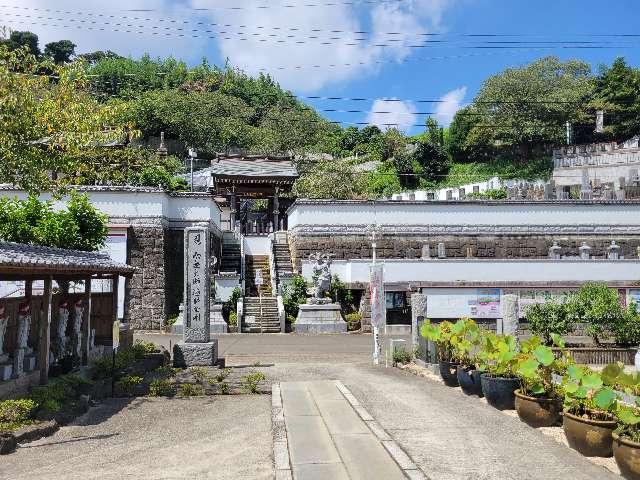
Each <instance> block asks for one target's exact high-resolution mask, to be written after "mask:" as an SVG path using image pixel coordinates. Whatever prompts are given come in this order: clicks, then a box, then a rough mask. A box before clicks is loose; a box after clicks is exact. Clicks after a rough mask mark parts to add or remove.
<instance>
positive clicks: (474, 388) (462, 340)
mask: <svg viewBox="0 0 640 480" xmlns="http://www.w3.org/2000/svg"><path fill="white" fill-rule="evenodd" d="M481 335H482V332H481V330H480V327H479V326H478V324H477V323H476V322H475V321H473V320H472V319H470V318H461V319H460V320H458V321H457V322H456V323H455V324H454V325H453V327H452V337H451V344H452V347H453V358H454V361H455V362H457V363H458V364H459V365H458V367H457V369H456V376H457V377H458V383H459V385H460V388H462V391H463V392H464V393H466V394H467V395H477V396H479V397H482V384H481V380H480V375H481V374H482V371H481V370H478V369H477V368H476V360H475V354H476V353H477V349H478V345H479V343H480V339H481Z"/></svg>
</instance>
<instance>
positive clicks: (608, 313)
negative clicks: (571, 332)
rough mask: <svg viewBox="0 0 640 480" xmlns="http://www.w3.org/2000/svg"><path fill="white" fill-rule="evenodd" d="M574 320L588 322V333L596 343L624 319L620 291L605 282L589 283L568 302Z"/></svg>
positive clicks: (614, 329)
mask: <svg viewBox="0 0 640 480" xmlns="http://www.w3.org/2000/svg"><path fill="white" fill-rule="evenodd" d="M567 310H568V312H569V315H570V316H571V317H572V320H574V321H576V322H583V323H586V324H587V334H588V335H590V336H591V337H593V341H594V343H595V344H596V345H599V344H600V338H601V337H603V336H605V335H606V334H607V332H608V331H613V332H615V331H616V330H618V329H619V328H620V324H621V323H622V322H623V320H624V311H623V309H622V307H621V306H620V300H619V298H618V291H617V290H615V289H613V288H609V287H608V286H607V285H606V284H604V283H587V284H585V285H583V286H582V288H580V291H579V292H578V293H577V294H575V295H572V296H571V298H570V300H569V302H567Z"/></svg>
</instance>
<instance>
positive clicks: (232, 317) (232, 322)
mask: <svg viewBox="0 0 640 480" xmlns="http://www.w3.org/2000/svg"><path fill="white" fill-rule="evenodd" d="M229 326H230V327H237V326H238V313H237V312H231V313H230V314H229Z"/></svg>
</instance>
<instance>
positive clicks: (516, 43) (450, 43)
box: [0, 6, 636, 49]
mask: <svg viewBox="0 0 640 480" xmlns="http://www.w3.org/2000/svg"><path fill="white" fill-rule="evenodd" d="M0 7H1V6H0ZM5 15H6V16H10V17H17V18H18V21H21V19H23V18H25V19H27V20H28V21H29V22H31V23H33V22H32V20H37V21H42V20H46V21H54V22H71V23H72V24H73V25H70V27H72V28H73V27H75V28H86V29H90V30H91V29H96V28H95V27H92V26H89V25H95V26H97V25H100V27H98V28H97V29H98V30H105V29H104V28H103V27H104V26H105V25H108V26H111V27H117V28H111V30H113V31H123V32H126V33H140V34H150V35H160V36H166V37H174V36H175V37H179V38H195V39H212V40H234V41H255V42H260V43H274V44H278V45H283V44H291V45H307V44H313V43H317V44H318V45H323V46H330V45H342V46H350V47H356V46H360V44H359V43H357V42H366V41H368V39H366V38H354V39H348V40H347V41H345V42H341V43H338V42H337V41H339V40H342V38H341V37H330V38H329V39H328V40H330V41H326V40H323V39H322V38H320V37H318V36H316V35H307V36H306V37H303V38H304V40H295V38H296V36H295V35H287V36H286V39H277V38H275V37H277V35H276V34H269V35H266V36H267V37H271V38H257V37H258V36H265V34H262V33H247V32H226V31H224V32H218V35H211V33H214V32H212V31H211V30H206V31H204V32H203V34H195V33H193V32H200V30H196V29H192V30H190V31H189V30H185V29H183V28H179V27H160V26H157V25H152V26H149V25H133V24H130V23H129V24H128V23H120V22H118V23H112V22H108V21H103V20H101V21H100V22H98V21H97V20H87V19H76V18H56V17H47V16H44V15H27V14H20V13H6V12H5ZM53 26H57V25H55V24H53ZM122 28H125V30H122ZM131 29H150V31H148V32H147V31H144V30H138V31H134V30H131ZM171 30H175V32H174V31H171ZM230 33H231V34H233V33H235V35H237V37H230V36H220V34H225V35H228V34H230ZM250 36H253V37H254V38H249V37H250ZM316 41H317V42H316ZM394 42H399V40H397V39H388V40H386V43H371V44H368V45H367V46H368V47H370V48H371V47H373V48H406V49H424V48H436V47H438V48H464V49H467V48H468V49H474V48H477V49H481V48H483V49H512V48H522V47H531V46H535V47H539V48H556V47H557V48H581V49H582V48H625V47H629V48H630V47H634V46H636V45H635V44H632V45H618V44H613V43H612V42H610V41H592V40H562V41H557V40H536V41H531V40H526V41H524V40H482V41H478V40H474V41H473V42H471V43H469V44H466V43H463V42H461V41H458V40H446V39H445V40H424V41H423V43H421V44H407V43H394ZM466 42H470V41H469V40H466Z"/></svg>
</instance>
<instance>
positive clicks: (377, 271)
mask: <svg viewBox="0 0 640 480" xmlns="http://www.w3.org/2000/svg"><path fill="white" fill-rule="evenodd" d="M369 268H370V274H369V295H370V297H371V325H372V326H374V327H377V328H380V327H382V326H384V325H385V323H386V321H387V308H386V307H387V306H386V298H385V294H384V275H383V269H384V265H383V264H375V265H371V266H370V267H369Z"/></svg>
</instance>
